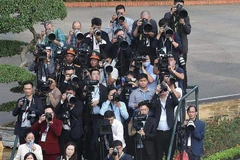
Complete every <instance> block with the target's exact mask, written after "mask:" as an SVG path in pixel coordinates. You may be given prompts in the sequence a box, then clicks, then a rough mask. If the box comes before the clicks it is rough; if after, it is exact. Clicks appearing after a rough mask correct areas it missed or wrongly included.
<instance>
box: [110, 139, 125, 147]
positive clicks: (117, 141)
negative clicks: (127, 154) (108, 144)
mask: <svg viewBox="0 0 240 160" xmlns="http://www.w3.org/2000/svg"><path fill="white" fill-rule="evenodd" d="M117 146H121V147H122V146H123V145H122V141H120V140H115V141H113V143H112V147H117Z"/></svg>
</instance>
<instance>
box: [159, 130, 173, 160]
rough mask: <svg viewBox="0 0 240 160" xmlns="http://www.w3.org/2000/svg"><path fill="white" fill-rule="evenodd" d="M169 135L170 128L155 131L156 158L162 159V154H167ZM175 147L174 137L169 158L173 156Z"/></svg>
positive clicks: (170, 134) (170, 133)
mask: <svg viewBox="0 0 240 160" xmlns="http://www.w3.org/2000/svg"><path fill="white" fill-rule="evenodd" d="M171 136H172V130H169V131H157V135H156V138H157V140H156V142H157V144H156V146H157V151H156V153H157V160H162V159H163V157H164V155H165V157H167V156H168V149H169V145H170V141H171ZM175 149H176V140H175V137H174V141H173V145H172V152H171V158H170V159H172V158H173V155H174V152H175Z"/></svg>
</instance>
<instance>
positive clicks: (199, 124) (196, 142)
mask: <svg viewBox="0 0 240 160" xmlns="http://www.w3.org/2000/svg"><path fill="white" fill-rule="evenodd" d="M194 124H195V126H196V128H195V130H194V131H193V132H192V133H191V148H192V152H193V154H194V155H195V156H198V157H201V156H202V155H203V154H204V150H203V138H204V134H205V123H204V122H203V121H201V120H196V121H195V122H194Z"/></svg>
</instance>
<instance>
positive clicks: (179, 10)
mask: <svg viewBox="0 0 240 160" xmlns="http://www.w3.org/2000/svg"><path fill="white" fill-rule="evenodd" d="M176 14H177V15H178V18H186V17H187V16H188V12H187V11H186V10H185V9H184V8H183V6H182V5H181V4H178V5H177V6H176Z"/></svg>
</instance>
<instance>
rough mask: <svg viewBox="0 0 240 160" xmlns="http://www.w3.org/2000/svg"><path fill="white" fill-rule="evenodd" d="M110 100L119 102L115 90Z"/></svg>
mask: <svg viewBox="0 0 240 160" xmlns="http://www.w3.org/2000/svg"><path fill="white" fill-rule="evenodd" d="M112 101H114V102H119V101H120V96H119V95H118V93H117V92H115V93H114V94H113V99H112Z"/></svg>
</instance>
